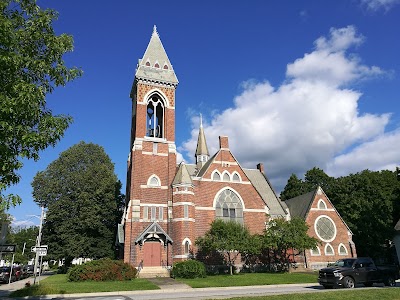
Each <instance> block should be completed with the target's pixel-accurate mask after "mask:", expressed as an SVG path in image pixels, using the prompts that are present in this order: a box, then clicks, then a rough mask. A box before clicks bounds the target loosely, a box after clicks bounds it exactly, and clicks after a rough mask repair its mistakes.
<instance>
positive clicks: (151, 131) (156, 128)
mask: <svg viewBox="0 0 400 300" xmlns="http://www.w3.org/2000/svg"><path fill="white" fill-rule="evenodd" d="M164 116H165V106H164V102H163V101H162V100H161V98H160V97H159V96H158V95H153V96H152V97H151V98H150V99H149V100H148V104H147V132H146V136H149V137H157V138H163V137H164Z"/></svg>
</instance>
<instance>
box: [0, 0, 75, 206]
mask: <svg viewBox="0 0 400 300" xmlns="http://www.w3.org/2000/svg"><path fill="white" fill-rule="evenodd" d="M56 19H57V12H56V11H54V10H51V9H45V10H43V9H41V8H40V7H39V6H38V5H37V4H36V1H35V0H1V1H0V103H1V106H0V165H1V168H0V201H1V205H2V206H3V207H7V208H8V207H9V206H10V204H12V205H16V204H17V203H19V202H20V201H21V199H20V198H19V197H18V196H17V195H5V194H4V191H5V189H7V188H8V187H9V186H11V185H13V184H16V183H18V182H19V179H20V177H19V175H18V173H17V171H18V170H19V169H21V167H22V159H34V160H37V159H39V152H40V151H41V150H43V149H45V148H47V147H48V146H54V145H55V144H56V142H57V141H58V140H60V138H61V137H62V136H63V134H64V131H65V130H66V129H67V127H68V126H69V124H70V123H71V121H72V119H71V117H69V116H64V115H53V113H52V111H51V110H50V109H49V108H48V107H47V105H46V95H48V94H50V93H52V92H53V90H54V88H55V87H57V86H64V85H66V83H67V82H69V81H71V80H73V79H74V78H76V77H78V76H80V75H81V73H82V72H81V70H80V69H78V68H75V67H74V68H68V67H67V66H66V65H65V62H64V61H63V59H62V57H63V55H64V54H65V53H66V52H70V51H72V50H73V39H72V36H70V35H67V34H61V35H56V34H55V32H54V29H53V25H52V23H53V21H54V20H56Z"/></svg>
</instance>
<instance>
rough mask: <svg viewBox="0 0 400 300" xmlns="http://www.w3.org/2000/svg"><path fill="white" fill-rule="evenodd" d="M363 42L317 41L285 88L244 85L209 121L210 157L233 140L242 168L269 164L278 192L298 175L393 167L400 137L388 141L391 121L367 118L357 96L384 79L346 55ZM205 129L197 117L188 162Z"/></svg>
mask: <svg viewBox="0 0 400 300" xmlns="http://www.w3.org/2000/svg"><path fill="white" fill-rule="evenodd" d="M363 41H364V37H363V36H362V35H360V34H357V32H356V29H355V28H354V27H352V26H348V27H345V28H340V29H334V28H332V29H331V30H330V33H329V36H328V37H320V38H318V39H317V40H316V41H315V48H314V50H313V51H312V52H311V53H306V54H305V55H304V56H303V57H302V58H299V59H297V60H295V61H294V62H293V63H290V64H288V65H287V71H286V75H287V79H286V80H285V82H284V83H282V84H281V85H280V86H279V87H277V88H274V87H273V86H272V85H271V84H270V83H269V82H268V81H264V82H255V81H253V80H249V81H247V82H244V83H243V84H242V88H243V91H242V92H241V93H240V94H239V95H238V96H236V97H235V98H234V99H233V105H232V107H230V108H227V109H225V110H224V111H222V112H220V113H217V114H214V115H212V116H210V117H209V119H208V120H204V119H203V126H204V131H205V134H206V138H207V143H208V145H209V150H210V153H211V154H213V153H215V151H217V149H218V136H220V135H227V136H229V143H230V149H231V150H232V152H233V154H234V155H235V157H236V158H237V159H238V161H239V162H240V163H241V165H242V166H244V167H250V168H255V166H256V164H257V163H259V162H263V163H264V165H265V170H266V173H267V176H268V177H269V179H270V180H271V182H272V184H273V185H274V187H275V189H276V190H277V191H279V190H281V189H282V188H283V186H284V185H285V184H286V181H287V179H288V178H289V176H290V174H291V173H296V174H298V175H303V174H304V172H305V171H307V170H309V169H310V168H312V167H314V166H318V167H320V168H323V169H324V170H326V171H328V172H331V173H332V175H335V176H337V175H346V174H348V173H349V172H350V171H351V172H355V171H361V170H363V169H366V168H370V169H376V170H378V169H381V168H384V167H392V166H394V164H395V162H398V161H399V160H400V151H398V153H396V152H395V151H391V149H393V143H396V144H397V145H399V146H400V132H393V133H391V134H385V127H386V125H387V124H388V122H389V120H390V114H372V113H371V114H368V113H366V114H361V113H360V112H359V110H358V101H359V100H360V97H361V96H362V93H361V92H360V91H356V90H353V89H351V88H350V85H351V83H353V82H356V81H358V80H363V79H366V78H370V77H371V76H375V75H377V74H379V75H380V74H384V71H383V70H381V69H380V68H379V67H376V66H372V67H370V66H367V65H364V64H362V62H361V60H360V59H359V58H358V57H357V56H356V55H354V54H348V53H347V52H348V51H349V49H350V48H351V47H354V46H359V45H361V44H362V42H363ZM198 126H199V119H198V116H194V117H193V118H192V128H193V129H192V134H191V138H190V139H188V140H187V141H185V142H184V143H183V144H182V145H181V147H180V148H179V149H180V151H181V152H182V153H185V154H187V157H189V158H191V157H193V153H194V151H195V148H196V143H197V136H198ZM389 140H390V142H389V143H388V141H389ZM344 153H345V154H344ZM373 153H377V154H376V155H375V156H374V154H373ZM389 154H390V155H389ZM368 156H370V157H372V156H374V159H370V160H368V159H367V158H368Z"/></svg>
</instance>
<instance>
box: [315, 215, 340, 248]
mask: <svg viewBox="0 0 400 300" xmlns="http://www.w3.org/2000/svg"><path fill="white" fill-rule="evenodd" d="M314 227H315V232H316V233H317V235H318V237H319V238H320V239H321V240H323V241H325V242H331V241H333V240H334V239H335V237H336V226H335V223H334V222H333V221H332V219H331V218H329V217H327V216H320V217H318V218H317V219H316V220H315V226H314Z"/></svg>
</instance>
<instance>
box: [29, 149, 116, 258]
mask: <svg viewBox="0 0 400 300" xmlns="http://www.w3.org/2000/svg"><path fill="white" fill-rule="evenodd" d="M32 186H33V197H34V199H35V202H36V203H37V204H39V205H40V206H44V207H46V208H47V216H46V220H45V222H44V227H43V240H44V243H47V244H48V246H49V255H50V256H52V257H53V258H57V259H62V258H65V259H66V262H67V263H69V262H70V261H71V260H72V259H73V258H74V257H87V258H101V257H113V256H114V243H115V234H116V228H117V223H118V221H119V220H117V216H118V215H119V214H120V212H119V210H118V208H119V205H120V203H121V195H120V188H121V184H120V182H119V181H118V180H117V177H116V175H115V174H114V164H113V163H112V162H111V160H110V158H109V157H108V155H107V154H106V153H105V152H104V149H103V148H102V147H101V146H99V145H95V144H92V143H89V144H86V143H84V142H80V143H79V144H76V145H74V146H72V147H71V148H69V149H68V150H66V151H64V152H63V153H61V154H60V157H59V158H58V159H56V160H55V161H53V162H52V163H51V164H50V165H49V166H48V167H47V168H46V170H44V171H42V172H38V173H37V174H36V176H35V178H34V180H33V182H32Z"/></svg>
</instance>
